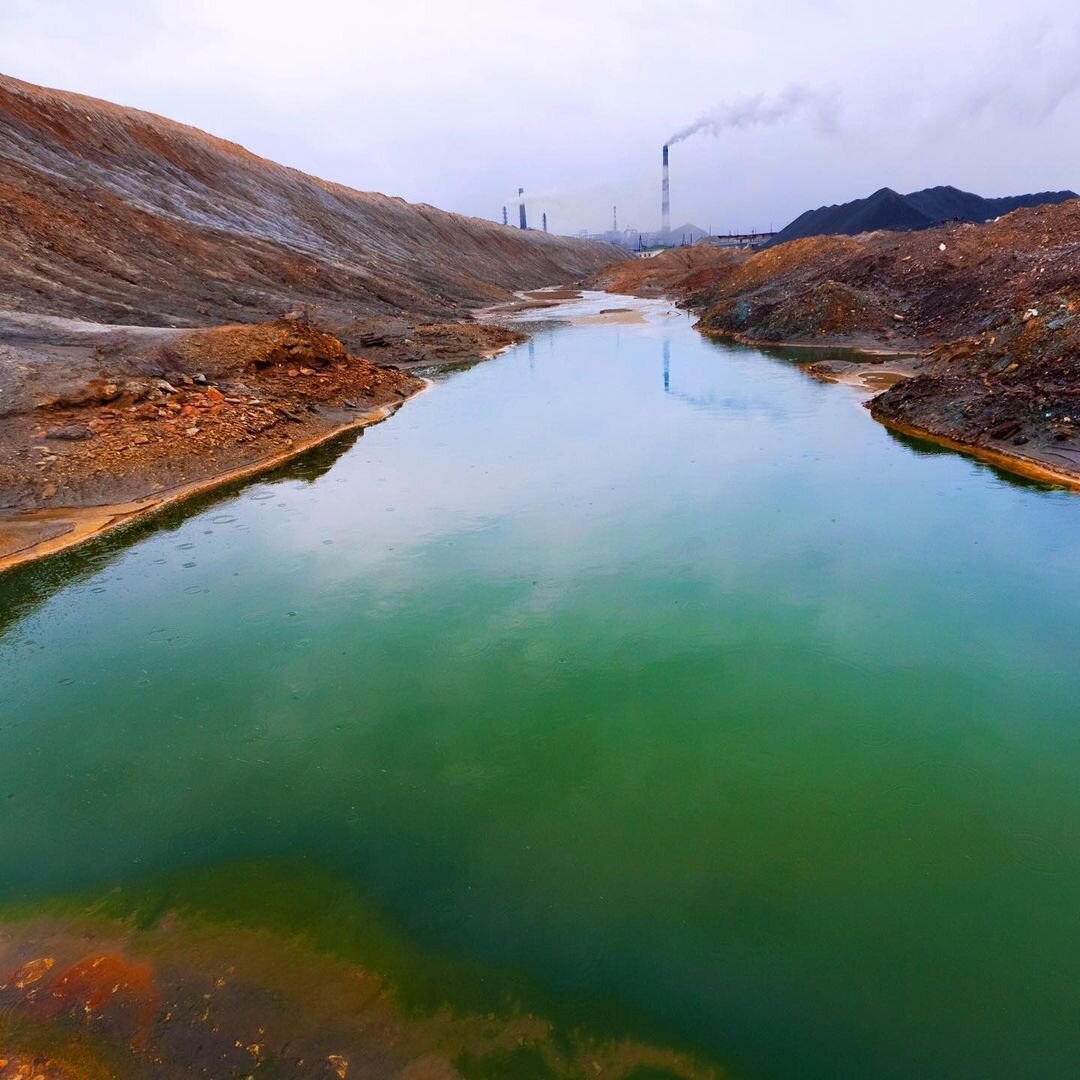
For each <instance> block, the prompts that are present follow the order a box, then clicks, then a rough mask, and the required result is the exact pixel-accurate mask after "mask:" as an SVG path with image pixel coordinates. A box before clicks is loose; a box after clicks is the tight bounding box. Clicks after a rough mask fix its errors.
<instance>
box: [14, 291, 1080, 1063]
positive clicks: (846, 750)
mask: <svg viewBox="0 0 1080 1080" xmlns="http://www.w3.org/2000/svg"><path fill="white" fill-rule="evenodd" d="M615 306H625V307H632V308H633V309H634V310H633V312H630V313H626V314H619V315H604V316H601V315H599V311H600V309H601V308H602V307H608V308H610V307H615ZM565 313H566V314H569V315H574V314H575V313H576V314H577V315H578V316H583V317H581V318H579V319H577V321H576V322H575V323H574V324H565V323H564V324H552V325H550V326H548V327H547V328H541V329H539V330H538V331H537V332H536V333H535V334H534V336H533V337H532V338H531V339H530V340H529V341H528V342H527V343H525V344H522V345H519V346H516V347H514V348H512V349H510V350H509V351H507V352H505V353H504V354H502V355H501V356H499V357H497V358H496V359H493V360H490V361H487V362H484V363H481V364H478V365H476V366H473V367H471V368H468V369H464V370H457V371H431V372H428V373H427V374H428V375H429V377H430V378H431V379H432V387H431V388H430V390H429V391H428V392H426V393H424V394H422V395H420V396H419V397H417V398H416V399H415V400H413V401H410V402H409V403H408V404H407V405H405V407H404V408H403V409H402V410H401V411H400V412H399V413H398V415H397V416H396V417H394V418H393V419H392V420H390V421H388V422H386V423H384V424H381V425H379V426H376V427H374V428H371V429H368V430H367V431H365V432H364V433H363V435H362V437H359V436H356V435H354V436H352V437H351V438H349V437H346V438H344V439H343V440H341V441H339V442H337V443H336V444H333V445H329V446H324V447H322V448H320V449H319V450H317V451H315V452H313V453H312V454H310V455H308V456H307V457H304V458H301V459H298V460H296V461H294V462H293V463H291V464H290V465H288V466H287V467H285V468H283V469H281V470H279V471H278V472H276V473H273V474H270V475H265V476H262V477H260V478H258V479H257V480H254V481H248V482H246V483H244V484H237V485H234V486H233V487H231V488H227V489H223V490H220V491H218V492H216V493H214V494H212V495H207V496H202V497H201V498H200V500H199V501H195V502H192V503H188V504H186V505H185V506H183V507H180V508H174V509H172V510H170V511H168V512H167V513H165V514H162V515H160V516H158V517H157V518H153V519H148V520H146V521H142V522H136V523H133V524H132V525H130V526H128V527H127V528H125V529H123V530H120V531H118V532H115V533H113V534H110V535H107V536H103V537H101V538H99V539H97V540H94V541H92V542H91V543H89V544H86V545H84V546H82V547H80V548H77V549H75V550H72V551H70V552H68V553H65V554H63V555H60V556H56V557H53V558H51V559H47V560H43V561H41V562H38V563H34V564H30V565H27V566H24V567H20V568H18V569H16V570H14V571H12V572H10V573H8V574H5V575H3V576H0V813H2V819H0V982H2V986H0V1050H4V1048H5V1047H13V1048H14V1050H12V1051H10V1052H11V1053H17V1054H23V1055H25V1056H26V1058H27V1060H33V1059H35V1057H37V1058H41V1057H42V1056H44V1057H47V1058H48V1059H49V1060H51V1061H53V1062H54V1063H55V1069H56V1075H58V1076H69V1075H70V1076H98V1075H100V1076H102V1077H104V1076H110V1075H133V1076H148V1077H149V1076H187V1075H206V1076H247V1075H268V1076H283V1077H285V1076H318V1077H322V1076H325V1077H328V1078H330V1080H333V1078H334V1077H346V1076H347V1077H349V1078H352V1080H355V1078H357V1077H381V1076H400V1077H402V1078H404V1080H423V1078H427V1077H430V1078H436V1080H449V1078H452V1077H463V1078H465V1080H473V1078H488V1080H502V1078H509V1080H526V1078H549V1077H550V1078H556V1077H567V1078H570V1077H574V1078H582V1077H590V1078H596V1077H600V1078H612V1080H623V1078H631V1080H665V1078H666V1080H670V1078H673V1077H684V1078H699V1077H700V1078H706V1077H721V1076H732V1077H749V1078H753V1077H800V1078H806V1077H813V1078H817V1077H821V1078H826V1077H830V1078H831V1077H840V1076H845V1077H898V1078H899V1077H905V1078H907V1077H916V1076H917V1077H920V1078H928V1077H942V1078H945V1077H948V1078H957V1077H980V1078H988V1077H994V1078H996V1077H1001V1078H1005V1077H1014V1076H1020V1075H1029V1076H1045V1077H1055V1076H1065V1075H1070V1074H1071V1073H1072V1071H1073V1070H1074V1069H1075V1066H1076V1061H1077V1060H1078V1058H1080V1027H1078V1025H1077V1006H1078V1004H1080V1002H1078V990H1077V987H1078V986H1080V928H1078V922H1077V912H1078V911H1080V830H1078V829H1077V825H1076V823H1077V821H1078V820H1080V783H1078V777H1080V728H1078V720H1080V667H1078V665H1077V664H1076V650H1077V645H1078V643H1080V574H1078V573H1077V567H1078V566H1080V499H1078V498H1077V497H1076V496H1075V495H1073V494H1070V493H1068V492H1066V491H1064V490H1060V489H1054V488H1051V487H1047V486H1041V485H1038V484H1035V483H1033V482H1029V481H1026V480H1022V479H1018V478H1015V477H1010V476H1008V475H1006V474H1004V473H1001V472H998V471H995V470H994V469H993V468H991V467H989V466H987V465H985V464H981V463H979V462H976V461H974V460H971V459H969V458H965V457H962V456H959V455H957V454H955V453H952V452H950V451H946V450H942V449H939V448H936V447H934V446H933V445H930V444H927V443H921V442H917V441H913V440H910V439H907V438H905V437H901V436H898V435H895V434H893V433H891V432H890V431H888V430H886V429H885V428H883V427H881V426H880V425H878V424H876V423H875V422H874V421H873V420H872V419H871V418H870V416H869V415H868V413H867V412H866V410H865V409H864V408H863V407H862V403H863V401H864V400H865V398H866V394H865V393H864V392H862V391H860V390H858V389H856V388H853V387H851V386H847V385H837V384H826V383H822V382H819V381H816V380H814V379H812V378H810V377H809V376H808V375H807V374H806V373H805V371H804V370H803V369H802V367H801V366H800V364H799V363H798V362H797V358H795V354H793V353H787V354H779V353H771V352H769V351H768V350H759V349H753V348H747V347H743V346H734V345H724V344H718V343H716V342H712V341H709V340H706V339H704V338H702V337H701V336H700V335H699V334H698V333H697V332H696V331H695V330H694V329H693V326H692V325H691V322H690V320H689V319H688V318H687V317H686V315H685V314H683V313H681V312H673V311H671V310H670V309H669V307H668V305H666V304H664V303H662V302H645V301H624V300H623V299H622V298H612V297H610V296H605V297H603V298H597V297H593V296H586V298H585V299H584V300H582V301H579V302H577V303H575V304H571V305H568V306H567V308H566V312H565ZM803 359H805V356H804V357H803ZM0 1057H3V1055H2V1054H0ZM65 1070H66V1071H65Z"/></svg>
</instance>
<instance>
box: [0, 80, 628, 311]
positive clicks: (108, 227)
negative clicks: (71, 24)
mask: <svg viewBox="0 0 1080 1080" xmlns="http://www.w3.org/2000/svg"><path fill="white" fill-rule="evenodd" d="M0 193H2V198H0V214H2V218H0V220H2V221H3V230H2V231H0V267H2V269H3V284H2V285H0V306H2V307H5V308H14V309H16V310H21V311H35V312H43V313H47V314H50V315H63V316H68V317H71V318H77V319H86V320H93V321H97V322H106V323H123V324H138V325H154V326H160V325H170V324H172V323H179V324H182V325H211V324H213V323H223V322H234V321H236V322H252V321H256V320H259V319H265V318H267V317H269V316H272V315H277V314H281V313H283V312H286V311H289V310H291V309H293V308H297V307H301V306H304V307H308V308H310V310H311V314H312V315H313V316H315V317H316V318H317V319H318V320H320V321H327V320H329V321H330V322H332V323H334V324H337V323H344V324H345V325H346V327H347V325H348V322H349V321H350V320H352V319H354V318H355V317H356V316H358V315H373V314H386V313H397V312H402V311H406V312H410V313H413V314H416V315H423V316H428V317H431V318H445V317H448V316H451V315H457V314H461V313H462V312H464V311H465V310H466V309H467V308H468V307H469V306H470V305H475V304H477V303H480V302H491V301H494V300H498V299H502V298H505V297H506V295H507V293H508V292H509V291H511V290H515V289H522V288H533V287H537V286H541V285H549V284H554V283H558V282H563V281H566V280H567V279H572V278H576V277H581V276H583V275H584V274H586V273H588V272H590V271H593V270H596V269H598V268H599V267H601V266H603V265H605V264H606V263H609V262H611V261H613V260H614V259H615V258H617V257H619V256H618V253H617V252H613V251H612V249H611V248H609V247H608V246H607V245H603V244H596V243H589V242H585V241H580V240H571V239H565V238H562V237H556V236H552V235H547V234H543V233H536V232H523V231H520V230H517V229H508V228H506V227H505V226H500V225H496V224H495V223H493V222H488V221H481V220H478V219H476V218H469V217H463V216H461V215H459V214H450V213H445V212H443V211H440V210H436V209H435V208H434V207H431V206H414V205H410V204H409V203H406V202H405V201H404V200H402V199H396V198H390V197H388V196H385V195H379V194H371V193H365V192H358V191H353V190H351V189H349V188H346V187H343V186H341V185H338V184H331V183H327V182H325V181H322V180H319V179H316V178H315V177H312V176H307V175H305V174H304V173H301V172H298V171H296V170H294V169H288V168H285V167H284V166H281V165H277V164H275V163H274V162H271V161H266V160H264V159H262V158H259V157H256V156H255V155H254V154H251V153H249V152H248V151H246V150H244V149H243V148H242V147H240V146H236V145H234V144H232V143H228V142H225V141H223V140H221V139H216V138H214V137H213V136H210V135H207V134H205V133H203V132H201V131H197V130H195V129H193V128H189V127H185V126H184V125H181V124H177V123H173V122H172V121H169V120H165V119H163V118H161V117H158V116H153V115H150V114H148V113H143V112H138V111H135V110H133V109H125V108H121V107H119V106H116V105H111V104H108V103H106V102H103V101H96V100H92V99H89V98H84V97H80V96H78V95H74V94H67V93H62V92H59V91H54V90H46V89H42V88H40V87H36V86H30V85H28V84H26V83H22V82H18V81H16V80H14V79H10V78H3V77H0Z"/></svg>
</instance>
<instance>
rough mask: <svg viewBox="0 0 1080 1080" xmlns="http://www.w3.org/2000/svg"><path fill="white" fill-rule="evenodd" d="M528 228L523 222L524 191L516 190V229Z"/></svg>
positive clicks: (526, 223)
mask: <svg viewBox="0 0 1080 1080" xmlns="http://www.w3.org/2000/svg"><path fill="white" fill-rule="evenodd" d="M528 227H529V225H528V222H526V220H525V189H524V188H523V187H519V188H518V228H519V229H527V228H528Z"/></svg>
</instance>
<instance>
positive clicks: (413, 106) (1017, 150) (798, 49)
mask: <svg viewBox="0 0 1080 1080" xmlns="http://www.w3.org/2000/svg"><path fill="white" fill-rule="evenodd" d="M1078 33H1080V15H1078V14H1077V13H1076V11H1075V10H1074V5H1072V4H1067V3H1065V2H1063V0H1057V2H1046V0H1036V2H1034V3H1030V4H1028V5H1026V6H1025V7H1024V9H1023V10H1022V11H1021V10H1019V9H1017V8H1016V6H1015V5H1013V4H1011V3H1006V2H1003V0H987V2H983V3H975V2H972V0H959V2H952V3H947V4H942V3H940V0H939V2H937V3H930V2H929V0H913V2H911V3H909V4H906V5H893V6H891V7H889V8H887V9H882V8H881V6H880V5H869V4H864V3H854V2H848V0H817V2H812V3H806V2H805V0H804V2H801V3H790V2H789V3H785V2H781V0H764V2H759V3H755V4H753V5H750V4H744V5H736V4H734V3H716V2H705V0H688V2H682V3H672V4H668V5H659V4H656V3H654V2H643V0H620V2H614V0H612V2H593V3H588V4H585V3H581V2H580V0H574V2H570V0H549V2H548V3H546V4H543V5H531V6H529V5H524V6H515V5H507V4H505V3H492V2H488V0H471V2H469V3H458V4H446V5H433V4H431V3H429V2H423V3H422V2H420V0H360V2H356V0H352V2H344V0H306V2H305V3H303V4H297V3H290V2H285V0H258V2H256V0H230V2H227V3H225V2H222V0H186V2H185V3H183V4H180V3H177V2H175V0H151V2H136V0H98V2H97V3H95V4H93V5H88V4H85V3H83V2H81V0H6V2H5V4H4V5H3V6H2V7H0V69H2V70H4V71H6V72H8V73H10V74H13V75H16V76H19V77H21V78H26V79H29V80H31V81H34V82H43V83H46V84H49V85H54V86H61V87H64V88H65V89H71V90H78V91H81V92H84V93H89V94H94V95H96V96H101V97H106V98H110V99H112V100H117V101H121V102H123V103H125V104H129V105H136V106H139V107H142V108H147V109H150V110H152V111H155V112H161V113H164V114H166V115H169V116H172V117H174V118H175V119H178V120H182V121H184V122H187V123H193V124H195V125H197V126H199V127H202V128H206V129H208V130H211V131H213V132H214V133H215V134H220V135H222V136H224V137H226V138H230V139H234V140H236V141H239V142H241V143H244V144H245V145H247V146H249V147H250V148H251V149H253V150H255V151H256V152H258V153H262V154H265V155H267V156H269V157H273V158H276V159H278V160H281V161H284V162H285V163H287V164H290V165H295V166H298V167H300V168H303V169H306V170H308V171H311V172H315V173H317V174H320V175H323V176H326V177H328V178H330V179H335V180H340V181H342V182H344V183H348V184H352V185H353V186H356V187H359V188H363V189H374V190H381V191H386V192H388V193H391V194H400V195H404V196H405V197H406V198H410V199H414V200H423V201H427V202H432V203H435V204H436V205H439V206H443V207H446V208H448V209H454V210H461V211H464V212H468V213H476V214H482V215H484V216H488V217H492V218H494V217H496V216H497V215H498V214H499V211H500V208H501V206H502V203H503V202H504V201H505V200H506V193H507V192H512V191H514V190H516V188H517V186H518V185H519V184H523V185H525V187H526V189H527V191H528V192H537V193H539V192H543V193H544V199H543V202H544V205H540V204H539V203H537V202H535V201H534V203H533V205H532V206H531V210H532V212H533V215H534V216H535V217H537V218H538V217H539V213H540V211H542V210H545V209H547V210H548V211H549V214H550V216H551V218H552V225H553V227H555V228H557V229H559V230H561V231H573V230H576V229H578V228H582V227H586V226H588V227H595V228H600V227H603V226H605V225H606V223H607V222H608V221H609V220H610V214H611V204H612V203H613V202H617V203H618V204H619V207H620V213H619V217H620V221H621V222H623V223H624V224H631V225H633V224H636V225H638V226H639V227H645V228H651V227H654V226H655V224H656V221H655V219H656V217H657V215H658V190H657V188H658V179H659V177H658V174H659V147H660V143H661V142H662V141H663V139H664V138H665V137H667V135H669V134H670V132H671V131H672V130H673V129H677V128H679V127H681V126H683V125H685V124H687V123H689V122H690V121H692V120H693V118H694V117H696V116H699V115H701V114H702V113H703V112H707V111H709V110H710V109H715V108H716V107H718V106H722V105H723V104H724V103H725V102H727V101H731V100H740V99H745V98H746V97H747V96H748V95H753V94H756V93H763V94H766V95H770V94H773V95H775V94H777V93H779V92H782V90H783V88H784V87H785V86H790V85H794V84H797V85H800V86H805V87H808V88H811V89H815V88H816V89H819V90H822V91H828V92H835V93H836V94H837V95H838V99H839V106H838V109H839V115H840V117H841V121H842V122H841V123H840V124H839V127H838V130H837V132H836V133H835V134H833V135H828V134H825V133H823V132H821V131H820V130H818V128H817V127H815V126H814V125H810V124H802V123H782V124H777V125H775V126H773V127H769V128H767V129H755V130H746V131H738V132H731V133H727V134H725V136H724V137H723V138H720V139H709V138H699V139H693V140H690V141H688V142H687V143H685V144H682V145H680V146H679V147H678V154H677V155H674V153H673V160H672V177H673V184H672V202H673V209H672V213H673V218H674V219H675V220H676V221H677V222H678V223H682V222H683V221H687V220H693V221H696V222H698V223H699V224H701V225H709V224H712V225H713V227H714V228H716V229H722V228H737V227H758V228H761V227H764V226H767V225H768V224H769V223H773V224H779V223H783V222H784V221H786V220H787V219H789V218H790V217H792V216H794V214H796V213H798V212H800V211H801V210H803V209H805V208H806V207H807V206H809V205H817V204H818V203H821V202H826V201H827V202H834V201H838V200H841V199H846V198H850V197H852V196H855V195H859V194H866V193H867V192H868V191H870V190H872V189H873V188H876V187H878V186H880V185H882V184H891V185H892V186H895V187H898V188H901V189H910V188H913V187H920V186H925V185H927V184H933V183H956V184H958V185H960V186H967V187H970V188H973V189H975V190H979V191H983V192H985V193H986V194H1003V193H1006V192H1008V191H1012V190H1034V189H1037V188H1043V187H1063V186H1076V184H1077V183H1078V182H1080V179H1078V178H1080V140H1077V138H1076V127H1077V125H1076V122H1075V119H1074V117H1075V114H1076V108H1077V104H1078V102H1077V96H1076V94H1075V93H1073V92H1072V91H1073V88H1074V87H1075V85H1076V72H1075V70H1074V69H1075V65H1074V64H1073V63H1072V58H1074V57H1075V56H1076V54H1077V43H1078V37H1077V35H1078Z"/></svg>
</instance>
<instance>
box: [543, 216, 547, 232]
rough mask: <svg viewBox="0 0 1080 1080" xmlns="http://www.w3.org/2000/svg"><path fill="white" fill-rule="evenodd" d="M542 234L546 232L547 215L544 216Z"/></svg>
mask: <svg viewBox="0 0 1080 1080" xmlns="http://www.w3.org/2000/svg"><path fill="white" fill-rule="evenodd" d="M544 232H547V214H546V213H545V214H544Z"/></svg>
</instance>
